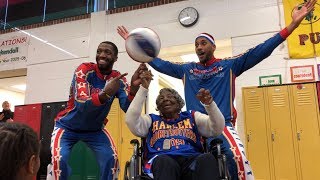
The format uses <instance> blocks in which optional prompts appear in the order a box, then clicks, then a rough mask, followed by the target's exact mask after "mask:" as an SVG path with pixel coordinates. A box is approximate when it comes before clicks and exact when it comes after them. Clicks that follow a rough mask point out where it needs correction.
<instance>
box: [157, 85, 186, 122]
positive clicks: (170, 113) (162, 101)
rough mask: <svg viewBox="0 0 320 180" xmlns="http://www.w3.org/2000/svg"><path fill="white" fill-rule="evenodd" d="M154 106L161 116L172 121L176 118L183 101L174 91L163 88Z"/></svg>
mask: <svg viewBox="0 0 320 180" xmlns="http://www.w3.org/2000/svg"><path fill="white" fill-rule="evenodd" d="M156 104H157V109H158V110H159V111H160V114H161V115H162V116H164V117H165V118H167V119H172V118H177V117H178V115H179V112H180V111H181V108H182V107H183V106H184V101H183V99H182V98H181V96H180V95H179V94H178V93H177V92H176V91H175V90H173V89H170V88H164V89H161V90H160V93H159V95H158V97H157V100H156Z"/></svg>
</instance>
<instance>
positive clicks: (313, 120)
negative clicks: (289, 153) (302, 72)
mask: <svg viewBox="0 0 320 180" xmlns="http://www.w3.org/2000/svg"><path fill="white" fill-rule="evenodd" d="M290 88H291V92H292V99H293V109H294V115H295V122H296V141H297V142H298V153H297V154H298V156H299V157H298V158H299V161H300V168H301V176H302V179H303V180H309V179H318V178H319V177H320V170H319V165H318V163H319V162H320V132H319V121H318V115H319V108H318V100H317V91H316V84H315V83H308V84H295V85H290Z"/></svg>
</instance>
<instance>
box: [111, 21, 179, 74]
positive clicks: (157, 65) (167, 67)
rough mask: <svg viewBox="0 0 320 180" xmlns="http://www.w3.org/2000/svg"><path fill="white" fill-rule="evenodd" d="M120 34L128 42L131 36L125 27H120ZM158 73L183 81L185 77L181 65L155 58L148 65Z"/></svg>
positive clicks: (118, 29)
mask: <svg viewBox="0 0 320 180" xmlns="http://www.w3.org/2000/svg"><path fill="white" fill-rule="evenodd" d="M117 31H118V34H119V35H120V36H121V37H122V38H123V39H124V40H126V39H127V38H128V36H129V31H128V30H127V28H126V27H124V26H118V28H117ZM148 64H149V65H150V66H151V67H152V68H154V69H155V70H156V71H158V72H161V73H163V74H166V75H169V76H172V77H175V78H178V79H182V78H183V76H184V71H183V66H182V65H181V64H177V63H172V62H170V61H166V60H162V59H160V58H154V59H153V60H152V61H151V62H149V63H148Z"/></svg>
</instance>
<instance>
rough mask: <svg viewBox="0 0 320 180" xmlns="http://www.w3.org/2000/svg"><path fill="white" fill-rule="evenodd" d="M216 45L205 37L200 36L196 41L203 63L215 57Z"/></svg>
mask: <svg viewBox="0 0 320 180" xmlns="http://www.w3.org/2000/svg"><path fill="white" fill-rule="evenodd" d="M215 50H216V46H215V45H214V44H212V43H211V42H210V41H209V40H208V39H207V38H205V37H198V38H197V39H196V41H195V51H196V54H197V56H198V58H199V61H200V62H201V63H203V64H204V63H206V62H207V61H209V60H210V59H212V58H213V52H214V51H215Z"/></svg>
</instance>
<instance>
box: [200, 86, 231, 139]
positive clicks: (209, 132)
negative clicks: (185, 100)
mask: <svg viewBox="0 0 320 180" xmlns="http://www.w3.org/2000/svg"><path fill="white" fill-rule="evenodd" d="M197 98H198V99H199V100H200V101H201V103H202V104H204V107H205V109H206V111H207V113H208V115H206V114H202V113H200V112H197V111H196V112H195V113H194V117H195V121H196V124H197V126H198V129H199V132H200V134H201V135H202V136H205V137H210V136H218V135H220V134H221V133H222V132H223V129H224V126H225V119H224V117H223V115H222V113H221V111H220V109H219V108H218V106H217V104H216V103H215V102H214V101H213V98H212V96H211V94H210V91H209V90H205V89H203V88H201V89H200V90H199V92H198V94H197Z"/></svg>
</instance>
